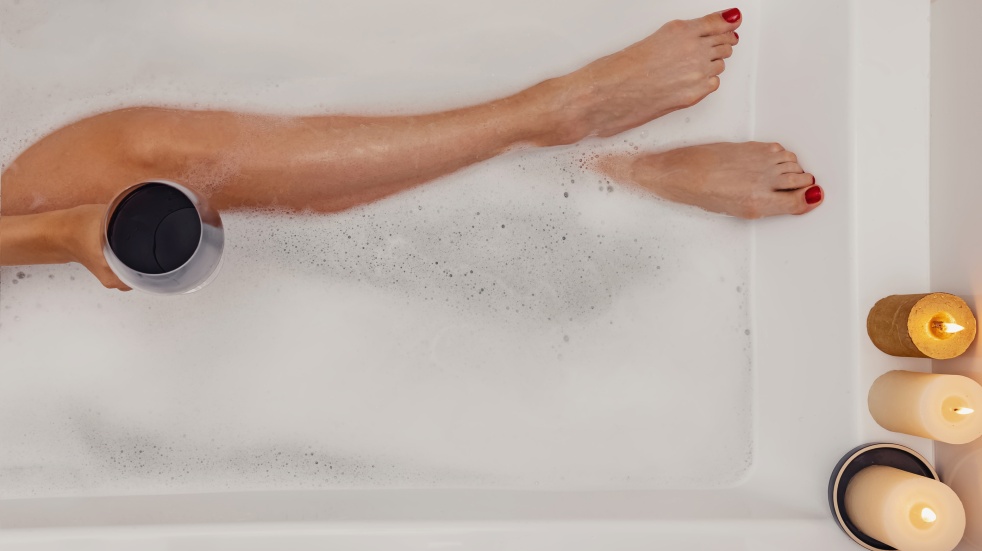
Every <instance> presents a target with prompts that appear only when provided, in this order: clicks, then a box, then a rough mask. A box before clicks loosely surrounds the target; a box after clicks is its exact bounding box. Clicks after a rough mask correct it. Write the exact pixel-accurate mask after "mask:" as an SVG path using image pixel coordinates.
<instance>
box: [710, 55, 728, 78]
mask: <svg viewBox="0 0 982 551" xmlns="http://www.w3.org/2000/svg"><path fill="white" fill-rule="evenodd" d="M725 70H726V62H725V61H723V60H722V59H717V60H715V61H710V62H709V76H716V75H721V74H723V71H725Z"/></svg>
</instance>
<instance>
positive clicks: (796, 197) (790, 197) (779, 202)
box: [759, 186, 825, 216]
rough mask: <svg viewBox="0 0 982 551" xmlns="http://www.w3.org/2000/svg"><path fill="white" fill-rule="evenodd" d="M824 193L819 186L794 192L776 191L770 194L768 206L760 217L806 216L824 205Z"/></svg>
mask: <svg viewBox="0 0 982 551" xmlns="http://www.w3.org/2000/svg"><path fill="white" fill-rule="evenodd" d="M824 195H825V194H824V192H823V191H822V188H821V187H819V186H809V187H807V188H804V189H798V190H794V191H775V192H772V193H771V194H770V197H769V198H768V200H767V201H766V206H765V207H764V208H763V209H761V210H760V212H759V215H760V216H778V215H782V214H794V215H799V214H805V213H808V212H811V211H813V210H815V209H816V208H818V207H819V205H821V204H822V200H823V199H824Z"/></svg>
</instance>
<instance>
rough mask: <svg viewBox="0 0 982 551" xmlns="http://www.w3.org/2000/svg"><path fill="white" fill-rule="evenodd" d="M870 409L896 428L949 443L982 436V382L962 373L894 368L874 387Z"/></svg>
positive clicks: (883, 422)
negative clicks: (937, 372) (918, 371)
mask: <svg viewBox="0 0 982 551" xmlns="http://www.w3.org/2000/svg"><path fill="white" fill-rule="evenodd" d="M869 411H870V413H871V414H873V418H874V419H876V422H877V423H879V424H880V426H881V427H883V428H885V429H887V430H892V431H894V432H902V433H904V434H910V435H913V436H922V437H924V438H930V439H932V440H938V441H940V442H945V443H948V444H966V443H968V442H971V441H973V440H975V439H977V438H979V437H982V385H979V384H978V383H976V382H975V381H973V380H972V379H969V378H968V377H962V376H961V375H937V374H932V373H913V372H910V371H891V372H889V373H887V374H886V375H883V376H882V377H880V378H879V379H877V380H876V382H875V383H873V387H872V388H870V391H869Z"/></svg>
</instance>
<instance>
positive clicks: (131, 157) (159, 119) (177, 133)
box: [106, 107, 194, 176]
mask: <svg viewBox="0 0 982 551" xmlns="http://www.w3.org/2000/svg"><path fill="white" fill-rule="evenodd" d="M106 117H107V118H109V119H110V122H111V124H112V125H113V126H114V128H115V132H116V135H117V140H118V141H117V147H118V153H119V155H120V156H121V157H122V161H123V162H124V163H126V164H127V165H129V166H131V167H133V168H135V169H137V170H138V171H140V172H144V173H148V174H155V175H160V176H167V175H170V174H173V173H174V171H175V170H180V169H181V168H182V167H184V166H186V165H187V163H189V162H194V152H193V150H192V142H191V139H190V137H189V136H187V133H186V132H182V130H181V125H180V122H179V117H180V112H179V111H175V110H171V109H161V108H156V107H133V108H129V109H120V110H117V111H111V112H109V113H106Z"/></svg>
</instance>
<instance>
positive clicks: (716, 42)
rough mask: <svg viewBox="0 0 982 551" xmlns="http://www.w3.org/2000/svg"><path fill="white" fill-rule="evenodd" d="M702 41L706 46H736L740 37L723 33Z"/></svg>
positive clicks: (733, 33)
mask: <svg viewBox="0 0 982 551" xmlns="http://www.w3.org/2000/svg"><path fill="white" fill-rule="evenodd" d="M703 40H705V41H706V44H707V45H708V46H721V45H723V44H726V45H728V46H736V45H737V44H738V43H739V42H740V36H739V35H738V34H737V33H735V32H732V33H723V34H714V35H712V36H707V37H705V38H704V39H703Z"/></svg>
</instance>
